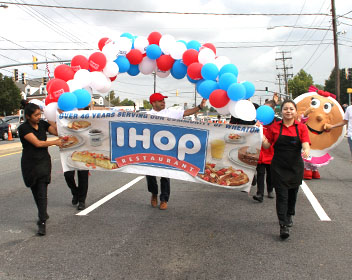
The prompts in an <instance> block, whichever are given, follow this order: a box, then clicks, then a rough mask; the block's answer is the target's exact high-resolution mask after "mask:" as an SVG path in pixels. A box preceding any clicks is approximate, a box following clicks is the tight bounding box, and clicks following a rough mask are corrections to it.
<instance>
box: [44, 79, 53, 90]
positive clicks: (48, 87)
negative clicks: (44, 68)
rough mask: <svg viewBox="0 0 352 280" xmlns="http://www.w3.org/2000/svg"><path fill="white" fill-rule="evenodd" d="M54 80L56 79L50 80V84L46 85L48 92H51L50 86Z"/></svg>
mask: <svg viewBox="0 0 352 280" xmlns="http://www.w3.org/2000/svg"><path fill="white" fill-rule="evenodd" d="M54 80H55V79H50V80H49V82H48V83H47V84H46V92H50V86H51V84H52V82H53V81H54Z"/></svg>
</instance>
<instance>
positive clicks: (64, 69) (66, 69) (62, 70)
mask: <svg viewBox="0 0 352 280" xmlns="http://www.w3.org/2000/svg"><path fill="white" fill-rule="evenodd" d="M74 75H75V71H73V70H72V68H71V67H70V66H68V65H66V64H60V65H59V66H57V67H56V68H55V70H54V77H55V78H57V79H61V80H64V81H65V82H67V81H68V80H72V79H73V76H74Z"/></svg>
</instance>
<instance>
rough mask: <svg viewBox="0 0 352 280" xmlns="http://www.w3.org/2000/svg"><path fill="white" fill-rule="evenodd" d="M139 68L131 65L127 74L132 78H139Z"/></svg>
mask: <svg viewBox="0 0 352 280" xmlns="http://www.w3.org/2000/svg"><path fill="white" fill-rule="evenodd" d="M139 72H140V71H139V68H138V65H133V64H131V66H130V69H128V71H127V73H128V74H129V75H130V76H137V75H138V74H139Z"/></svg>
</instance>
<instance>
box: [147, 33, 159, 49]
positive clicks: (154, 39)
mask: <svg viewBox="0 0 352 280" xmlns="http://www.w3.org/2000/svg"><path fill="white" fill-rule="evenodd" d="M161 36H162V35H161V34H160V33H159V32H156V31H154V32H152V33H150V34H149V36H148V41H149V45H152V44H155V45H158V46H159V41H160V38H161Z"/></svg>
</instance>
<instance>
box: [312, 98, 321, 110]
mask: <svg viewBox="0 0 352 280" xmlns="http://www.w3.org/2000/svg"><path fill="white" fill-rule="evenodd" d="M310 105H311V106H312V107H313V108H319V106H320V100H318V99H315V98H313V99H312V101H311V102H310Z"/></svg>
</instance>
